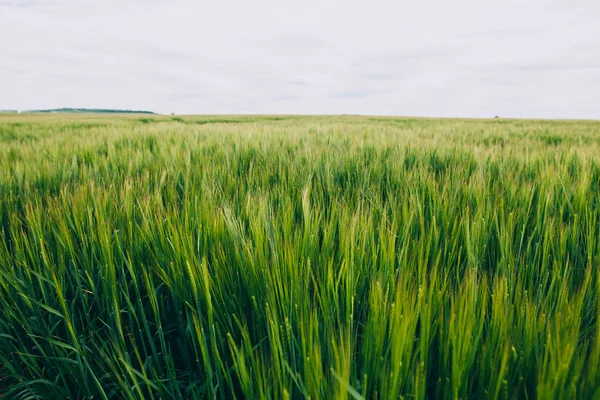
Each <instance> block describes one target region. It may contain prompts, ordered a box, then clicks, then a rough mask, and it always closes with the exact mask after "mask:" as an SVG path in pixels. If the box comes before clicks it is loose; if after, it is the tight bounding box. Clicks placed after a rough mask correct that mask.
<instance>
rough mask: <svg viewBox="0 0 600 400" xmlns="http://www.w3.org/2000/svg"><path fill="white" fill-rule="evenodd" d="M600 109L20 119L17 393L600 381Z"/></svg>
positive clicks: (428, 390) (599, 389)
mask: <svg viewBox="0 0 600 400" xmlns="http://www.w3.org/2000/svg"><path fill="white" fill-rule="evenodd" d="M599 145H600V123H596V122H577V121H571V122H569V121H565V122H552V121H516V120H515V121H507V120H492V121H484V120H471V121H466V120H433V119H399V118H363V117H351V116H348V117H297V116H287V117H266V116H257V117H239V116H236V117H231V118H229V117H222V116H220V117H197V116H194V117H178V118H176V119H174V118H172V117H160V116H152V117H151V118H148V119H144V120H141V119H140V118H139V117H136V116H132V117H126V116H121V117H115V116H113V117H99V116H85V115H82V116H29V117H24V116H10V117H0V397H3V396H4V397H5V398H22V399H25V398H68V397H70V398H91V397H94V398H132V399H133V398H136V399H150V398H157V399H158V398H163V399H170V398H182V399H187V398H223V399H225V398H232V397H237V398H248V399H252V398H258V399H260V398H273V399H280V398H312V399H328V398H336V399H345V398H354V399H361V398H365V399H395V398H405V399H414V398H417V399H425V398H430V399H433V398H435V399H437V398H440V399H479V398H490V399H514V398H524V399H569V398H582V399H595V398H599V397H600V370H599V367H600V324H599V322H598V317H599V315H600V298H599V296H598V294H599V291H600V279H599V278H600V276H599V271H598V267H599V262H600V219H599V216H600V156H599V154H600V152H599V150H600V148H599Z"/></svg>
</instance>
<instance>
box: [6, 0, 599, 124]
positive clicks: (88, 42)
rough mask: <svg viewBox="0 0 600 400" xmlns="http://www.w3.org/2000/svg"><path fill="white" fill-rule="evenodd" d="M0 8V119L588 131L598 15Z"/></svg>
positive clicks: (226, 1)
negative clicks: (431, 122) (442, 121)
mask: <svg viewBox="0 0 600 400" xmlns="http://www.w3.org/2000/svg"><path fill="white" fill-rule="evenodd" d="M123 3H125V4H121V3H120V2H117V1H116V0H108V1H103V2H94V1H75V0H45V1H41V0H37V1H36V0H8V1H7V0H0V54H1V55H2V56H1V58H0V109H2V108H19V109H31V108H53V107H63V106H68V107H94V108H96V107H109V108H128V109H151V110H155V111H158V112H177V113H319V114H327V113H360V114H392V115H427V116H471V117H486V116H493V115H501V116H507V117H508V116H514V117H545V118H600V108H599V107H598V104H600V24H598V23H597V21H598V18H600V3H599V2H597V1H596V0H580V1H577V2H569V1H565V0H563V1H559V0H556V1H552V0H532V1H529V2H527V3H526V5H523V4H522V3H523V2H522V1H516V0H508V1H502V2H501V1H493V2H481V1H475V0H457V1H454V2H446V1H442V0H430V1H423V2H418V3H417V4H413V3H416V2H411V3H409V2H405V4H402V3H400V2H392V1H377V0H373V1H371V2H359V1H344V2H342V1H337V2H333V1H329V2H321V1H316V0H306V1H285V2H280V1H275V0H258V1H253V2H242V1H239V0H237V1H233V0H223V1H219V2H202V3H199V2H192V1H176V2H167V1H162V0H155V1H142V0H133V1H131V0H130V1H127V2H123Z"/></svg>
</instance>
